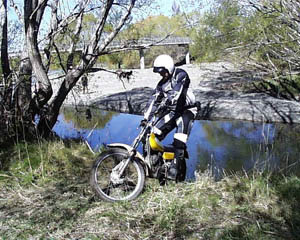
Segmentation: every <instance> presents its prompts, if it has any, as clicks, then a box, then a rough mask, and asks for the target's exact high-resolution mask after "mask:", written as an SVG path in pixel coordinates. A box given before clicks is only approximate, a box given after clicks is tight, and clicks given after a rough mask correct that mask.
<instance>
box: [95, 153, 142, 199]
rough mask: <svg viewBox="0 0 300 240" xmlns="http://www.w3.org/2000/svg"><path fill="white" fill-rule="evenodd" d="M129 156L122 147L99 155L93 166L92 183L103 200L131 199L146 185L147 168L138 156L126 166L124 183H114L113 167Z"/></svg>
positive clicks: (123, 177)
mask: <svg viewBox="0 0 300 240" xmlns="http://www.w3.org/2000/svg"><path fill="white" fill-rule="evenodd" d="M128 157H129V153H128V151H126V150H125V149H122V148H115V149H108V150H105V151H104V152H102V153H101V154H100V155H99V156H98V157H97V159H96V161H95V163H94V165H93V167H92V171H91V177H90V184H91V186H92V188H93V190H94V191H95V193H96V195H97V196H98V197H100V198H101V199H102V200H105V201H109V202H115V201H130V200H133V199H135V198H137V197H138V196H139V195H140V193H141V192H142V190H143V188H144V185H145V170H144V168H143V166H142V164H141V162H140V160H139V159H137V158H134V159H133V160H132V161H130V163H129V165H128V167H127V168H126V170H125V172H124V174H123V176H122V179H123V183H121V184H113V183H112V181H111V178H110V174H111V172H112V169H113V168H114V167H115V166H116V165H117V164H118V163H119V162H121V161H122V160H124V159H126V158H128Z"/></svg>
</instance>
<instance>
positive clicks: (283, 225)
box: [0, 141, 300, 240]
mask: <svg viewBox="0 0 300 240" xmlns="http://www.w3.org/2000/svg"><path fill="white" fill-rule="evenodd" d="M0 158H9V160H6V163H5V168H4V170H2V171H1V172H0V239H222V240H223V239H229V240H233V239H297V238H298V236H299V234H300V204H299V199H300V179H299V178H298V177H296V176H289V177H288V176H282V175H278V174H275V173H268V172H260V171H253V172H252V173H248V174H247V173H239V174H234V175H230V176H229V175H227V176H225V177H224V178H223V179H222V180H220V181H215V180H214V178H213V176H212V175H211V172H210V171H206V172H203V173H198V174H197V180H196V181H195V182H185V183H180V184H175V183H174V184H173V183H170V184H168V185H167V186H163V187H162V186H160V185H159V184H158V183H157V181H155V180H154V179H148V180H147V184H146V187H145V191H144V192H143V193H142V195H141V196H140V197H139V198H138V199H137V200H135V201H131V202H121V203H113V204H112V203H107V202H103V201H100V200H99V199H97V198H96V197H95V195H94V194H93V192H92V191H91V189H90V187H89V184H88V178H89V170H90V166H91V164H92V159H93V155H92V153H90V151H89V150H88V148H87V147H86V146H85V145H84V144H83V143H75V142H67V143H66V142H62V141H53V142H41V143H40V144H30V143H27V144H19V145H17V146H12V147H11V148H10V149H7V151H5V152H4V151H2V152H1V154H0ZM29 161H30V164H29Z"/></svg>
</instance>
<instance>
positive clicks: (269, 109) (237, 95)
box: [54, 62, 300, 123]
mask: <svg viewBox="0 0 300 240" xmlns="http://www.w3.org/2000/svg"><path fill="white" fill-rule="evenodd" d="M181 68H183V69H185V70H186V71H187V72H188V74H189V76H190V78H191V86H190V87H191V88H192V89H193V91H194V93H195V95H196V99H197V101H200V102H201V106H202V109H201V111H200V112H199V113H198V116H197V119H208V120H225V119H226V120H247V121H255V122H284V123H300V103H299V102H295V101H287V100H282V99H276V98H273V97H271V96H269V95H267V94H264V93H254V92H245V91H241V86H242V85H245V84H251V83H252V82H253V81H255V80H257V79H259V78H261V77H262V76H261V75H260V74H259V73H255V72H250V71H243V70H240V69H238V68H237V67H235V66H234V65H233V64H230V63H227V62H216V63H203V64H199V65H184V66H181ZM126 71H128V70H126ZM159 79H160V76H159V75H157V74H155V73H153V72H152V69H144V70H141V69H134V70H133V76H132V77H131V78H130V80H129V81H127V79H123V81H120V79H119V78H118V77H117V75H116V74H115V73H113V72H112V71H109V72H107V71H98V72H94V73H90V74H89V92H88V93H87V94H83V93H82V90H81V85H80V82H79V84H78V86H77V87H76V88H75V90H74V91H73V92H72V94H69V96H68V98H67V99H66V101H65V104H66V105H74V104H77V105H84V106H93V107H97V108H100V109H104V110H113V111H118V112H127V113H134V114H143V112H144V111H145V108H146V105H147V103H148V101H149V98H150V96H151V93H152V91H153V89H154V87H155V86H156V84H157V82H158V81H159ZM56 84H57V85H58V84H59V83H58V82H57V83H56ZM54 89H55V84H54Z"/></svg>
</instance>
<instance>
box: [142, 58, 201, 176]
mask: <svg viewBox="0 0 300 240" xmlns="http://www.w3.org/2000/svg"><path fill="white" fill-rule="evenodd" d="M153 72H155V73H159V74H160V75H161V77H162V79H161V80H160V81H159V82H158V84H157V86H156V88H155V93H154V95H153V99H152V101H151V102H150V105H149V107H148V110H147V111H146V112H145V114H144V120H143V121H145V120H146V121H147V120H150V119H151V118H152V117H153V113H154V112H155V110H156V109H157V108H158V107H159V108H164V109H165V111H164V114H163V117H162V118H161V119H160V120H159V121H158V122H157V124H156V125H155V126H154V128H153V132H154V134H155V136H156V137H157V139H158V140H160V141H161V140H163V139H164V138H165V137H166V136H167V134H168V133H169V132H171V131H172V130H173V129H174V128H175V127H176V133H175V134H174V140H173V143H172V145H173V146H174V148H175V158H174V160H173V161H172V163H171V167H170V169H169V172H168V178H171V179H174V180H175V179H176V180H178V181H183V180H184V178H181V179H179V178H178V176H177V173H178V169H179V166H180V165H181V163H183V161H185V156H184V153H185V149H186V143H187V140H188V136H189V134H190V130H191V128H192V124H193V121H194V119H195V116H196V114H197V108H196V107H193V108H188V107H189V106H192V105H194V104H195V96H194V94H193V92H192V91H191V89H189V85H190V78H189V76H188V74H187V73H186V71H184V70H183V69H180V68H175V66H174V61H173V59H172V58H171V57H170V56H169V55H165V54H164V55H160V56H158V57H157V58H156V59H155V61H154V64H153ZM184 177H185V176H184Z"/></svg>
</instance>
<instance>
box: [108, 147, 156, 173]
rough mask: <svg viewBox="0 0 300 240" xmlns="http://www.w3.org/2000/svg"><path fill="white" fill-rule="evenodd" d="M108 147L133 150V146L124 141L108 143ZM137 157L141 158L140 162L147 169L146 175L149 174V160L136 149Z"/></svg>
mask: <svg viewBox="0 0 300 240" xmlns="http://www.w3.org/2000/svg"><path fill="white" fill-rule="evenodd" d="M106 147H107V148H122V149H125V150H127V151H128V152H131V151H132V150H133V148H132V147H131V146H129V145H127V144H124V143H112V144H107V145H106ZM135 157H136V158H138V159H139V160H140V162H141V163H142V164H143V166H144V169H145V170H146V175H147V176H149V169H150V167H149V166H148V164H147V162H146V161H145V158H144V157H143V156H142V154H140V153H139V152H138V151H136V155H135Z"/></svg>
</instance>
